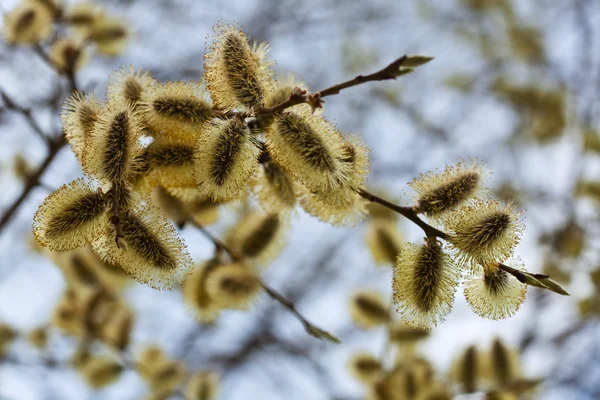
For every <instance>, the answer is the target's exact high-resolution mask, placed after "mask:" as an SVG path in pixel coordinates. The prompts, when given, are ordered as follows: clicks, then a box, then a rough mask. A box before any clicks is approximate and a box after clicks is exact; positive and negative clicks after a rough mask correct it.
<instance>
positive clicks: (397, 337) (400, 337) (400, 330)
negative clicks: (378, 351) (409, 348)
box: [388, 321, 430, 345]
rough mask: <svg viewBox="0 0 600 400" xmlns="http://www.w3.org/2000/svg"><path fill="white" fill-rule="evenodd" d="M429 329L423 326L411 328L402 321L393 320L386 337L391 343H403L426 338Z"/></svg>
mask: <svg viewBox="0 0 600 400" xmlns="http://www.w3.org/2000/svg"><path fill="white" fill-rule="evenodd" d="M429 334H430V331H429V330H427V329H423V328H413V327H412V326H409V325H406V324H405V323H404V322H402V321H394V322H393V323H391V324H390V326H389V327H388V338H389V340H390V342H391V343H394V344H399V345H405V344H412V343H415V342H418V341H420V340H423V339H426V338H427V337H428V336H429Z"/></svg>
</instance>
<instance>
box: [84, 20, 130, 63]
mask: <svg viewBox="0 0 600 400" xmlns="http://www.w3.org/2000/svg"><path fill="white" fill-rule="evenodd" d="M130 36H131V32H130V31H129V29H128V28H127V24H126V22H125V21H123V20H121V19H118V18H111V17H107V16H105V15H103V14H100V15H98V16H97V17H96V19H95V21H94V23H93V25H91V27H90V30H89V31H88V33H87V38H88V40H91V41H92V42H94V43H95V44H96V46H97V49H98V52H99V53H100V54H103V55H106V56H111V57H114V56H118V55H119V54H121V53H122V52H123V50H124V49H125V46H126V45H127V42H128V40H129V38H130Z"/></svg>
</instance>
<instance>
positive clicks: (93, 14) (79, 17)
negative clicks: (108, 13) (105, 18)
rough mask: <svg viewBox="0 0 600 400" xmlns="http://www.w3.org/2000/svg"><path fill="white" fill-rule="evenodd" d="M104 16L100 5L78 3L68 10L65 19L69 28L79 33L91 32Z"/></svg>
mask: <svg viewBox="0 0 600 400" xmlns="http://www.w3.org/2000/svg"><path fill="white" fill-rule="evenodd" d="M101 15H102V9H101V7H100V6H99V5H98V4H93V3H87V2H78V3H75V4H72V5H71V6H70V7H68V8H67V10H66V12H65V15H64V19H65V22H66V23H67V24H68V25H69V27H71V28H74V29H75V30H77V31H79V32H86V31H89V30H90V29H91V28H92V26H93V25H94V24H95V23H96V21H97V20H98V19H99V18H100V16H101Z"/></svg>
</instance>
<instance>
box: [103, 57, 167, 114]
mask: <svg viewBox="0 0 600 400" xmlns="http://www.w3.org/2000/svg"><path fill="white" fill-rule="evenodd" d="M155 84H156V80H155V79H154V78H152V76H151V75H150V73H149V72H146V71H143V70H141V69H136V68H134V67H133V66H128V67H124V68H121V69H118V70H116V71H114V72H113V73H112V74H110V76H109V77H108V84H107V86H106V98H107V99H108V100H109V102H121V103H125V102H129V103H131V104H133V105H134V107H135V106H137V103H138V102H140V101H141V100H142V96H143V95H144V93H145V92H146V91H148V90H151V87H152V85H155Z"/></svg>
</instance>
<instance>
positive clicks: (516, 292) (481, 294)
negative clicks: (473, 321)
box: [464, 262, 527, 320]
mask: <svg viewBox="0 0 600 400" xmlns="http://www.w3.org/2000/svg"><path fill="white" fill-rule="evenodd" d="M513 263H515V262H513ZM519 264H520V267H519V266H516V265H515V268H517V269H521V268H522V267H523V265H522V263H520V262H519ZM464 293H465V298H466V299H467V302H468V303H469V305H470V306H471V308H472V309H473V311H474V312H475V313H476V314H477V315H479V316H481V317H483V318H489V319H495V320H498V319H504V318H508V317H510V316H512V315H514V314H515V313H516V312H517V310H518V309H519V307H520V306H521V304H522V303H523V301H524V300H525V295H526V293H527V285H524V284H523V283H521V282H519V281H518V280H517V279H516V278H514V277H513V276H511V275H509V274H508V273H506V272H505V271H503V270H501V269H495V270H494V271H492V272H487V271H486V272H484V273H483V274H472V275H471V276H470V277H469V278H468V279H467V281H466V282H465V284H464Z"/></svg>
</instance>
